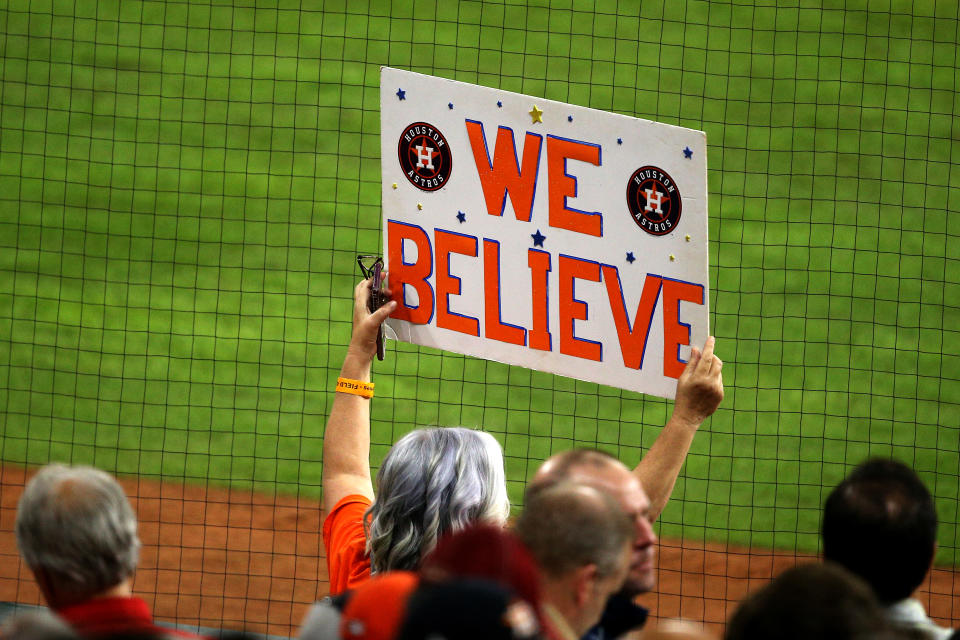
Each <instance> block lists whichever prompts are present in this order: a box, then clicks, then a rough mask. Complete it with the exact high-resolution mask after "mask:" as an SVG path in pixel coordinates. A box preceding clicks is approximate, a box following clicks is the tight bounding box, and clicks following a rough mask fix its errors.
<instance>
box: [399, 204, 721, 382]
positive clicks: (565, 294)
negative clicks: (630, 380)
mask: <svg viewBox="0 0 960 640" xmlns="http://www.w3.org/2000/svg"><path fill="white" fill-rule="evenodd" d="M405 242H412V243H414V244H415V245H416V248H417V257H416V260H415V261H413V262H407V261H406V260H405V258H406V256H405V255H404V253H405V252H404V250H403V248H404V244H405ZM479 250H480V239H479V238H477V237H475V236H471V235H466V234H462V233H455V232H453V231H448V230H445V229H434V230H433V238H432V242H431V237H430V234H428V233H427V231H426V230H424V229H423V228H421V227H419V226H417V225H412V224H406V223H403V222H398V221H396V220H388V221H387V251H388V256H389V260H390V284H391V288H392V289H393V292H394V299H396V300H397V303H398V305H399V306H398V307H397V310H396V311H394V312H393V314H392V317H393V318H396V319H398V320H406V321H407V322H410V323H413V324H431V323H433V322H436V326H437V327H439V328H441V329H449V330H450V331H458V332H460V333H464V334H467V335H471V336H480V335H481V334H480V328H481V321H480V319H479V318H474V317H471V316H467V315H462V314H458V313H455V312H453V311H451V310H450V296H459V295H466V294H467V293H468V292H463V291H462V290H461V280H460V278H459V277H458V276H457V275H456V274H453V273H451V272H450V254H452V253H456V254H460V255H464V256H470V257H474V258H476V257H479ZM482 251H483V257H482V268H483V292H482V295H483V307H484V309H483V322H482V325H483V336H484V337H485V338H487V339H490V340H498V341H500V342H506V343H509V344H515V345H518V346H521V347H524V346H525V347H528V348H530V349H537V350H541V351H553V335H552V334H551V332H550V316H549V314H550V312H551V309H550V304H549V303H550V300H551V296H550V292H549V276H548V274H549V273H550V272H551V271H552V270H553V267H554V265H553V256H552V255H551V254H550V253H548V252H546V251H541V250H539V249H528V250H527V266H528V268H529V270H530V283H531V286H530V292H529V295H530V300H531V309H532V313H531V317H530V318H529V319H527V322H526V323H525V324H526V325H527V327H529V328H527V327H524V326H520V325H516V324H510V323H507V322H504V321H503V319H502V314H501V302H500V301H501V298H502V291H501V278H500V243H499V242H498V241H497V240H494V239H490V238H484V239H483V249H482ZM556 262H557V265H556V266H557V270H558V280H559V287H558V288H559V292H558V293H559V295H558V296H557V298H556V299H557V302H556V307H555V309H556V312H558V313H559V314H560V316H559V320H560V321H559V327H560V340H559V351H560V353H563V354H566V355H569V356H574V357H577V358H583V359H585V360H594V361H602V360H603V345H602V343H600V342H596V341H593V340H586V339H583V338H578V337H576V335H575V332H574V322H575V321H577V320H581V321H586V320H587V319H588V308H587V303H585V302H583V301H581V300H577V299H576V297H575V295H574V292H575V288H576V281H577V280H583V281H589V282H600V281H601V280H602V281H603V283H604V285H605V286H606V290H607V297H608V299H609V301H610V311H611V312H612V314H613V319H614V323H615V324H616V328H617V337H618V339H619V346H620V353H621V356H622V358H623V364H624V366H625V367H629V368H632V369H641V368H642V367H643V359H644V353H645V351H646V343H647V336H648V334H649V332H650V327H651V326H652V323H653V321H654V317H653V315H654V311H655V310H656V308H657V301H658V299H659V298H660V297H661V296H662V297H663V302H662V304H661V305H660V306H661V308H662V310H663V311H662V315H663V336H664V343H663V355H664V358H663V374H664V375H666V376H670V377H673V378H679V377H680V374H681V373H682V372H683V367H684V363H683V362H682V361H681V360H680V359H679V346H680V345H681V344H690V327H689V326H688V325H686V324H683V323H682V322H680V317H679V312H680V308H679V307H680V301H681V300H684V301H687V302H692V303H695V304H703V296H704V290H703V286H702V285H698V284H694V283H690V282H683V281H681V280H673V279H671V278H665V277H661V276H658V275H654V274H647V275H646V278H645V280H644V284H643V292H642V294H641V296H640V300H639V303H638V304H637V307H636V312H635V313H634V315H633V321H632V322H631V319H630V315H629V312H628V307H627V302H626V300H625V299H624V296H623V287H622V285H621V281H620V273H619V271H618V270H617V267H615V266H613V265H609V264H601V263H599V262H595V261H592V260H585V259H582V258H576V257H574V256H569V255H564V254H561V255H559V256H557V260H556ZM434 269H436V275H435V277H434V278H433V281H434V283H435V284H434V286H436V291H434V286H432V285H431V284H430V282H429V280H430V277H431V275H433V273H434ZM408 286H409V287H412V288H413V289H414V290H415V291H416V293H417V304H416V306H413V305H411V304H409V303H408V302H407V301H406V295H405V289H406V287H408ZM511 295H522V293H521V292H513V291H511Z"/></svg>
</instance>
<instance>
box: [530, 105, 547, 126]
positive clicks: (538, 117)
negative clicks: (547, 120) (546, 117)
mask: <svg viewBox="0 0 960 640" xmlns="http://www.w3.org/2000/svg"><path fill="white" fill-rule="evenodd" d="M528 113H529V114H530V119H531V123H530V124H534V123H536V122H543V111H541V110H540V109H537V105H533V109H530V111H528Z"/></svg>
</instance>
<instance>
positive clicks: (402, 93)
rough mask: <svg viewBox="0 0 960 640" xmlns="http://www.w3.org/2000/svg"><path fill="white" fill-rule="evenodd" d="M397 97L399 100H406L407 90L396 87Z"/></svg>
mask: <svg viewBox="0 0 960 640" xmlns="http://www.w3.org/2000/svg"><path fill="white" fill-rule="evenodd" d="M397 97H398V98H400V99H401V100H406V99H407V92H406V91H404V90H403V89H397Z"/></svg>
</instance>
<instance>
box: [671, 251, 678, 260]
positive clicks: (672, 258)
mask: <svg viewBox="0 0 960 640" xmlns="http://www.w3.org/2000/svg"><path fill="white" fill-rule="evenodd" d="M676 259H677V256H675V255H673V254H672V253H671V254H670V262H673V261H674V260H676Z"/></svg>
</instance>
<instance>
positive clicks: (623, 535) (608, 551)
mask: <svg viewBox="0 0 960 640" xmlns="http://www.w3.org/2000/svg"><path fill="white" fill-rule="evenodd" d="M514 531H515V533H516V535H517V537H518V538H519V539H520V541H521V542H523V543H524V544H525V545H526V546H527V549H529V550H530V553H531V554H532V555H533V558H534V560H536V562H537V566H538V567H539V569H540V580H541V593H542V597H543V600H544V605H543V613H544V618H545V620H546V621H547V630H548V635H549V636H550V637H552V638H554V639H555V640H576V639H577V638H579V637H581V636H582V635H583V634H584V633H586V631H587V630H588V629H590V628H591V627H592V626H593V625H595V624H596V623H597V621H598V620H599V619H600V614H601V613H602V612H603V610H604V607H606V604H607V599H608V598H609V597H610V595H611V594H613V593H615V592H617V591H618V590H619V589H620V588H621V587H622V586H623V581H624V579H625V578H626V576H627V571H628V570H629V568H630V560H631V549H632V544H631V542H632V540H633V523H632V522H631V520H630V519H629V518H628V517H627V515H626V514H625V513H624V512H623V510H622V509H621V508H620V505H618V504H617V502H616V501H615V500H614V499H613V498H611V497H610V496H609V495H607V494H606V493H604V492H602V491H599V490H597V489H595V488H593V487H589V486H586V485H582V484H575V483H570V482H562V483H557V484H551V485H542V486H534V487H532V488H530V489H528V491H527V493H526V498H525V505H524V509H523V513H521V514H520V517H519V518H518V519H517V522H516V525H515V527H514Z"/></svg>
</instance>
